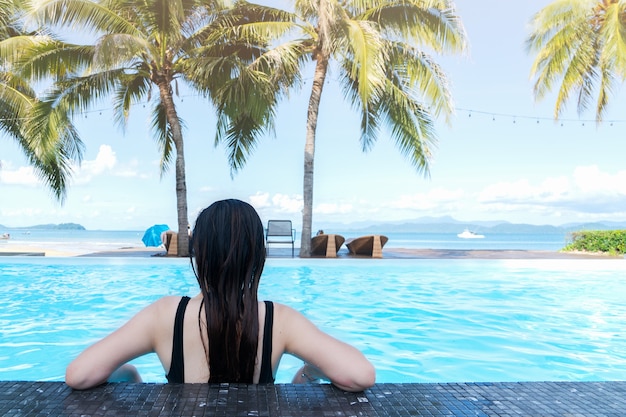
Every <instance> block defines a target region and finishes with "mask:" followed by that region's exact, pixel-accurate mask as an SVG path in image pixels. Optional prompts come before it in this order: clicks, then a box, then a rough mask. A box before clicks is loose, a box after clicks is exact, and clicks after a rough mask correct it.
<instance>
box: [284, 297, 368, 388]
mask: <svg viewBox="0 0 626 417" xmlns="http://www.w3.org/2000/svg"><path fill="white" fill-rule="evenodd" d="M279 308H280V316H281V323H280V324H279V326H280V329H279V332H281V334H282V337H284V340H285V351H286V352H287V353H291V354H293V355H294V356H297V357H298V358H300V359H302V360H304V362H305V366H304V367H303V369H300V370H299V371H298V374H296V376H295V377H294V382H308V379H312V378H315V379H318V378H319V379H328V380H329V381H330V382H332V383H333V384H334V385H336V386H337V387H339V388H341V389H343V390H346V391H362V390H364V389H366V388H369V387H371V386H372V385H374V382H375V380H376V371H375V370H374V367H373V366H372V364H371V363H370V362H369V361H368V360H367V359H366V358H365V356H364V355H363V354H362V353H361V352H360V351H359V350H358V349H356V348H354V347H353V346H350V345H348V344H347V343H344V342H342V341H340V340H337V339H335V338H334V337H332V336H330V335H328V334H326V333H324V332H322V331H321V330H319V329H318V328H317V327H316V326H315V325H314V324H313V323H312V322H311V321H310V320H308V319H307V318H306V317H304V316H303V315H302V314H301V313H299V312H297V311H296V310H294V309H292V308H290V307H287V306H283V305H279ZM303 374H304V376H303Z"/></svg>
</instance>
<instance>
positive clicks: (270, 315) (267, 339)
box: [259, 301, 274, 384]
mask: <svg viewBox="0 0 626 417" xmlns="http://www.w3.org/2000/svg"><path fill="white" fill-rule="evenodd" d="M273 327H274V303H272V302H271V301H265V323H264V327H263V354H262V356H261V374H260V376H259V383H260V384H268V383H273V382H274V373H273V372H272V328H273Z"/></svg>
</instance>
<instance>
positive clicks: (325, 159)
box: [0, 0, 626, 230]
mask: <svg viewBox="0 0 626 417" xmlns="http://www.w3.org/2000/svg"><path fill="white" fill-rule="evenodd" d="M456 3H457V9H458V12H459V14H460V16H461V18H462V20H463V23H464V25H465V28H466V31H467V34H468V38H469V42H470V49H469V53H468V55H467V56H465V57H438V58H437V61H438V62H439V63H440V64H441V65H443V67H444V69H445V71H446V73H447V75H448V78H449V80H450V83H451V89H452V94H453V98H454V103H455V108H456V114H455V115H454V117H453V118H452V120H451V123H450V124H449V125H446V124H445V123H443V121H441V122H438V125H437V126H438V127H437V134H438V137H439V141H438V147H437V149H436V150H435V153H434V158H433V160H432V165H431V171H430V178H424V176H422V175H421V174H419V173H417V172H416V170H415V169H414V168H413V167H412V166H411V165H410V163H409V162H408V161H407V160H406V159H405V158H404V157H403V156H402V155H401V154H400V152H399V151H398V150H397V148H396V147H395V145H394V143H392V141H391V140H389V139H388V137H387V136H386V135H384V134H382V135H381V136H380V137H379V139H378V141H377V143H376V144H375V146H374V147H373V149H371V150H370V151H369V152H365V153H364V152H362V151H361V148H360V144H359V140H358V138H359V121H358V117H357V115H355V114H354V112H353V111H352V110H351V109H350V107H349V105H348V104H346V102H345V101H344V100H343V98H342V96H341V93H340V90H339V88H338V84H337V83H336V77H335V76H334V74H331V75H330V77H329V78H330V80H329V82H328V84H327V85H326V87H325V90H324V96H323V98H322V108H321V113H320V118H319V123H318V133H317V146H316V154H315V185H314V187H315V191H314V218H313V223H314V224H313V227H314V230H316V228H325V224H335V223H337V222H340V223H345V224H350V223H353V222H361V221H366V222H370V223H372V224H375V223H378V222H381V221H396V220H411V219H415V218H419V217H423V216H447V215H449V216H452V217H454V218H456V219H457V220H461V221H468V222H469V221H472V220H503V221H509V222H515V223H531V224H553V225H560V224H565V223H569V222H584V221H596V220H612V221H624V220H626V162H625V161H624V155H626V139H625V138H624V131H625V130H624V129H625V127H626V112H625V110H626V106H625V105H624V103H623V101H624V100H623V94H622V93H621V91H616V92H615V95H614V96H613V97H612V100H611V102H610V109H609V113H608V115H607V117H606V119H607V122H605V123H604V124H602V125H600V126H596V124H595V122H594V121H593V118H594V114H593V112H591V111H589V112H587V113H585V114H584V115H582V117H581V118H579V117H578V115H577V114H576V112H575V103H574V102H572V103H570V104H569V106H568V108H569V109H570V110H568V112H566V114H564V116H563V118H562V119H563V120H562V121H558V122H554V121H553V119H552V113H553V105H554V99H553V97H548V98H547V99H546V100H544V101H542V102H540V103H535V102H534V99H533V96H532V83H531V80H530V79H529V74H530V66H531V62H532V57H531V56H529V55H528V54H527V53H526V52H525V49H524V39H525V38H526V37H527V35H528V26H527V25H528V21H529V20H530V17H531V16H532V14H533V13H535V12H537V11H539V10H540V9H541V8H542V7H544V6H545V5H547V4H549V1H548V0H525V1H502V0H458V1H457V2H456ZM309 89H310V77H306V79H305V84H304V86H303V88H302V90H300V91H295V92H293V93H292V94H291V97H290V98H289V101H287V102H285V103H284V104H283V105H282V106H281V107H280V110H279V117H278V119H277V122H276V135H275V136H270V135H268V136H267V137H266V138H263V140H261V141H260V143H259V145H258V147H257V149H256V150H255V151H254V152H253V154H252V155H251V157H250V158H249V160H248V163H247V164H246V166H245V167H244V168H243V169H242V170H241V171H240V172H238V173H236V174H235V175H234V176H232V177H231V173H230V170H229V167H228V165H227V162H226V151H225V149H224V148H223V147H214V145H213V139H214V133H215V117H214V115H213V111H212V109H211V107H210V106H209V105H208V104H207V103H205V102H203V101H201V100H198V99H196V98H194V97H192V96H182V97H180V98H178V99H177V104H178V106H179V111H180V114H181V115H182V117H183V118H184V120H185V123H186V127H187V128H186V130H185V132H184V135H185V144H186V148H185V157H186V162H187V190H188V201H189V218H190V220H191V221H193V220H194V219H195V217H196V215H197V213H198V212H199V210H201V209H202V208H203V207H205V206H207V205H208V204H210V203H211V202H213V201H215V200H218V199H222V198H230V197H233V198H239V199H242V200H246V201H249V202H250V203H252V204H253V205H254V206H255V207H256V208H257V210H258V211H259V213H260V215H261V218H262V220H263V221H264V222H266V221H267V220H268V219H270V218H280V219H291V220H293V221H294V223H295V224H296V226H298V227H299V225H300V224H301V209H302V172H303V168H302V165H303V153H304V136H305V117H306V106H307V101H308V95H309ZM110 107H111V106H110V103H107V102H105V103H102V104H101V105H100V106H98V107H96V108H95V109H94V111H92V112H90V113H88V114H86V115H85V117H84V118H80V120H78V122H77V124H78V127H79V131H80V133H81V136H82V138H83V140H84V142H85V145H86V152H85V157H84V160H83V163H82V165H81V166H80V167H76V170H75V175H74V178H73V180H72V184H71V186H70V188H69V191H68V195H67V199H66V202H65V204H64V205H60V204H59V203H57V202H56V201H55V200H54V199H53V198H52V195H51V193H50V192H49V191H48V190H47V189H46V188H45V187H44V186H43V185H42V184H41V183H39V182H38V181H37V180H36V178H35V177H34V176H33V174H32V170H31V168H29V167H28V165H27V163H26V160H25V158H24V157H23V155H22V154H21V151H20V150H19V148H18V147H17V146H16V144H15V143H14V141H13V140H12V139H10V138H7V137H0V146H1V148H0V149H2V152H1V153H0V159H1V161H2V169H1V170H0V193H1V195H2V197H1V199H0V201H1V202H2V203H1V204H0V224H3V225H6V226H12V227H18V226H30V225H35V224H42V223H64V222H75V223H80V224H82V225H84V226H85V227H86V228H88V229H103V230H142V229H144V228H146V227H148V226H150V225H152V224H155V223H167V224H169V225H170V226H171V227H172V228H174V227H175V226H176V198H175V189H174V173H173V170H172V171H171V172H169V173H167V174H166V175H165V176H163V177H162V178H161V176H160V173H159V169H158V160H159V154H158V149H157V146H156V144H155V142H154V141H153V139H152V138H151V137H150V131H149V115H148V113H147V111H146V109H144V108H143V107H142V106H136V107H135V108H134V109H133V111H132V112H131V116H130V119H129V123H128V126H127V128H126V130H125V131H122V130H120V129H119V128H118V127H116V126H114V125H113V122H112V119H111V114H110V111H109V109H110ZM611 121H612V122H611Z"/></svg>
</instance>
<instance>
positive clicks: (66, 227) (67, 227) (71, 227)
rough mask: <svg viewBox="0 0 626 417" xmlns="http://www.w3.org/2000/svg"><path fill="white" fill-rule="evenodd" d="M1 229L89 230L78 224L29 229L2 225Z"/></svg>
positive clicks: (39, 226) (36, 226) (29, 227)
mask: <svg viewBox="0 0 626 417" xmlns="http://www.w3.org/2000/svg"><path fill="white" fill-rule="evenodd" d="M0 229H12V230H25V229H28V230H87V229H85V227H84V226H82V225H80V224H77V223H60V224H38V225H35V226H28V227H8V226H3V225H1V224H0Z"/></svg>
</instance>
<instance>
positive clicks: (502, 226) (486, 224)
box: [321, 216, 626, 234]
mask: <svg viewBox="0 0 626 417" xmlns="http://www.w3.org/2000/svg"><path fill="white" fill-rule="evenodd" d="M465 228H467V229H469V230H471V231H474V232H480V233H502V234H509V233H510V234H562V233H570V232H575V231H579V230H615V229H626V222H611V221H607V222H593V223H568V224H564V225H560V226H554V225H547V224H546V225H534V224H526V223H511V222H507V221H504V220H502V221H469V222H468V221H459V220H456V219H454V218H453V217H451V216H442V217H422V218H417V219H412V220H402V221H389V222H378V223H373V222H356V223H349V224H345V223H325V224H324V227H321V229H323V230H327V233H332V232H330V231H331V230H337V231H346V232H347V231H350V232H360V233H372V234H384V233H455V234H456V233H459V232H461V231H463V230H462V229H465Z"/></svg>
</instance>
